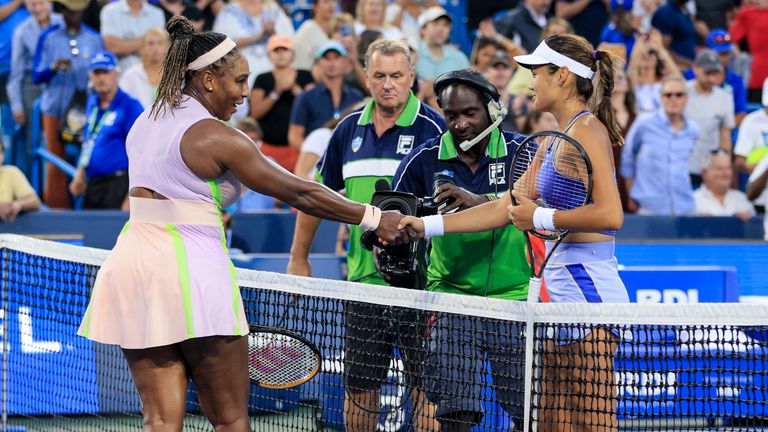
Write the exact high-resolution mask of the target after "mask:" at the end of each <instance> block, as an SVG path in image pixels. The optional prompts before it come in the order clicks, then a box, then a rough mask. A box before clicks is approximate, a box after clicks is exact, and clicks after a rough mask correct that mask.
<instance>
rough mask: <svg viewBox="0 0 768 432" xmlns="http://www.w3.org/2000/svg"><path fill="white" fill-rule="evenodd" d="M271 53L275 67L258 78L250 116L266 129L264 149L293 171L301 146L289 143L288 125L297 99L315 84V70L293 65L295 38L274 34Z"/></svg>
mask: <svg viewBox="0 0 768 432" xmlns="http://www.w3.org/2000/svg"><path fill="white" fill-rule="evenodd" d="M267 54H268V55H269V60H270V61H271V62H272V65H273V69H272V70H271V71H269V72H264V73H262V74H260V75H259V76H257V77H256V81H255V82H254V83H253V91H252V92H251V97H250V104H251V106H250V109H251V111H250V115H251V117H253V118H255V119H256V120H258V122H259V125H260V126H261V130H262V137H261V139H262V145H261V152H262V153H264V154H265V155H266V156H269V157H271V158H273V159H274V160H275V161H276V162H277V163H278V164H280V166H282V167H283V168H285V169H287V170H288V171H291V172H293V169H294V168H295V166H296V159H297V158H298V156H299V149H297V148H295V147H291V146H290V145H288V125H289V124H290V120H291V107H292V106H293V103H294V100H295V99H296V98H297V96H299V94H301V93H302V92H303V91H304V90H306V89H308V88H309V86H310V85H312V84H313V83H314V80H313V79H312V73H311V72H309V71H307V70H302V69H296V68H295V67H293V56H294V52H293V41H292V40H291V37H290V36H288V35H281V34H276V35H272V37H270V38H269V40H268V41H267Z"/></svg>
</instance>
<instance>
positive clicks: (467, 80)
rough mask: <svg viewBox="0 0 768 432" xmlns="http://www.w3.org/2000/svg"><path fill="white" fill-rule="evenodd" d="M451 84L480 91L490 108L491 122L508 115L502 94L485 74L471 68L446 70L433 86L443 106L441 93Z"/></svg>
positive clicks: (440, 104) (439, 102) (438, 100)
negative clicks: (462, 85)
mask: <svg viewBox="0 0 768 432" xmlns="http://www.w3.org/2000/svg"><path fill="white" fill-rule="evenodd" d="M451 84H464V85H466V86H469V87H472V88H473V89H475V90H477V91H478V92H480V96H481V97H482V98H483V102H485V106H486V108H487V109H488V117H489V118H490V120H491V123H494V122H496V120H498V119H499V117H501V118H502V119H503V118H504V117H506V115H507V107H506V106H505V105H504V103H502V102H501V95H499V92H498V90H496V87H494V85H493V84H491V83H490V82H489V81H488V80H487V79H486V78H485V77H484V76H483V74H481V73H479V72H476V71H473V70H471V69H461V70H455V71H451V72H446V73H444V74H442V75H440V76H439V77H437V79H436V80H435V83H434V84H433V86H432V88H433V90H434V92H435V96H436V97H437V105H438V106H439V107H440V108H442V107H443V102H442V101H441V100H440V93H441V92H442V91H443V90H444V89H445V88H446V87H448V86H449V85H451Z"/></svg>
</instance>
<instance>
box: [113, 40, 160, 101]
mask: <svg viewBox="0 0 768 432" xmlns="http://www.w3.org/2000/svg"><path fill="white" fill-rule="evenodd" d="M142 39H143V41H144V43H143V44H142V47H141V63H138V64H135V65H133V66H131V67H130V68H128V70H127V71H125V72H122V73H121V74H120V75H121V76H120V88H121V89H123V91H124V92H126V93H128V94H129V95H131V96H133V97H135V98H136V99H138V100H139V102H141V105H142V106H143V107H144V108H149V107H150V106H152V103H153V102H155V96H157V86H158V85H160V77H161V76H162V67H163V60H165V55H166V54H167V53H168V49H169V48H170V47H171V41H170V39H169V37H168V32H167V31H165V29H161V28H153V29H150V30H148V31H147V32H146V33H144V37H143V38H142Z"/></svg>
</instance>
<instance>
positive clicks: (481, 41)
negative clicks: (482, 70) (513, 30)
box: [471, 36, 503, 65]
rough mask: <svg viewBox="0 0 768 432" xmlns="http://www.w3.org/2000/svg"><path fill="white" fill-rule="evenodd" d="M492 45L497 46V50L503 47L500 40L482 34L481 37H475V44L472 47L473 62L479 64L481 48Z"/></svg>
mask: <svg viewBox="0 0 768 432" xmlns="http://www.w3.org/2000/svg"><path fill="white" fill-rule="evenodd" d="M487 46H492V47H494V48H495V50H496V51H498V50H501V49H503V48H502V46H501V45H499V43H498V42H496V41H495V40H493V39H491V38H487V37H485V36H480V37H479V38H477V39H475V46H474V48H472V55H471V57H472V64H473V65H475V64H477V54H478V52H480V50H481V49H483V48H485V47H487Z"/></svg>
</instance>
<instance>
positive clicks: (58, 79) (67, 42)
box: [32, 0, 104, 208]
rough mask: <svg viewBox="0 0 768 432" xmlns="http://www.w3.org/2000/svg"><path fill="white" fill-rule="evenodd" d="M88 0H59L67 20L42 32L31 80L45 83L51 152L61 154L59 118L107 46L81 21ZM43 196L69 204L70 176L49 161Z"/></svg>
mask: <svg viewBox="0 0 768 432" xmlns="http://www.w3.org/2000/svg"><path fill="white" fill-rule="evenodd" d="M88 3H89V2H88V0H56V2H55V3H54V11H56V12H59V13H61V15H62V17H63V18H64V24H57V25H53V26H51V27H49V28H48V29H47V30H45V31H43V33H42V34H40V39H39V40H38V41H37V47H36V48H35V57H34V60H33V62H32V80H33V81H34V83H35V84H44V86H43V94H42V99H41V106H40V109H41V111H42V113H43V131H44V132H45V142H46V145H47V147H48V150H49V151H50V152H52V153H53V154H55V155H57V156H59V157H62V158H63V157H64V146H63V145H62V143H61V140H60V138H59V123H60V118H61V117H62V116H64V115H65V114H66V113H67V108H69V105H70V102H71V101H72V99H73V97H74V96H75V95H76V93H78V92H79V93H80V94H82V93H84V92H85V91H86V89H87V87H88V68H89V67H90V64H91V57H93V56H94V55H95V54H96V53H98V52H99V51H102V50H103V49H104V45H103V43H102V40H101V36H99V34H98V33H97V32H96V31H95V30H93V29H92V28H90V27H88V26H87V25H85V24H82V23H81V16H82V12H83V11H84V10H85V9H86V8H87V7H88ZM43 197H44V200H45V203H46V204H47V205H48V206H49V207H54V208H67V207H69V197H68V196H67V177H66V175H65V174H64V173H63V172H61V171H59V170H58V169H57V168H55V167H54V166H53V165H50V164H49V165H48V167H47V172H46V178H45V189H44V191H43Z"/></svg>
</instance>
